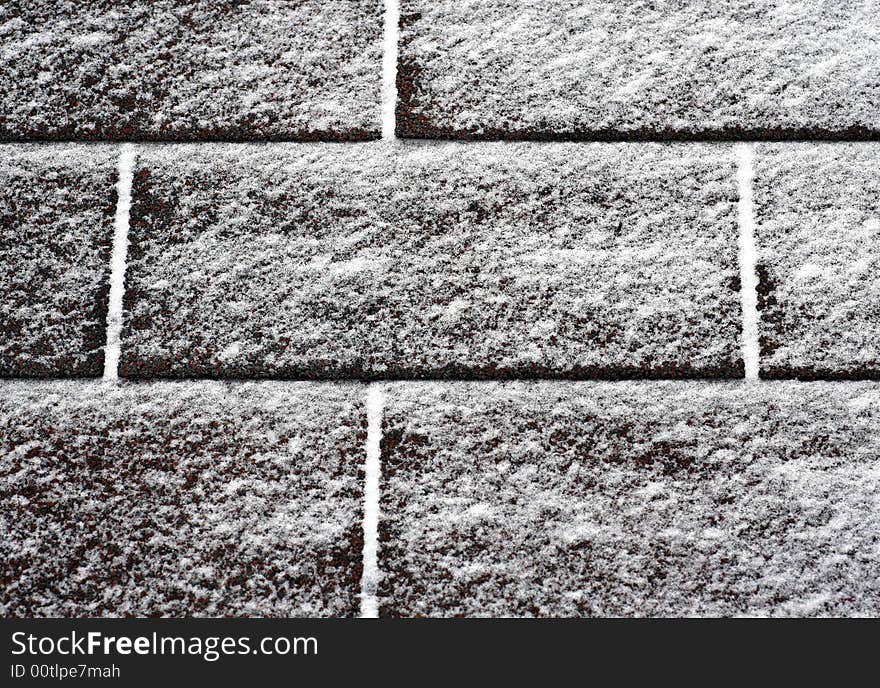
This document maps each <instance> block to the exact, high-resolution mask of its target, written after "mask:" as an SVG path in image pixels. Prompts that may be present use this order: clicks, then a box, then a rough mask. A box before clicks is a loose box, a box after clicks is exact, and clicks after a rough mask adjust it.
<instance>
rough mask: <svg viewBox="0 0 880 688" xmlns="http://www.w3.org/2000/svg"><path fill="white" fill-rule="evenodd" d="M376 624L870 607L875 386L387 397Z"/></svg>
mask: <svg viewBox="0 0 880 688" xmlns="http://www.w3.org/2000/svg"><path fill="white" fill-rule="evenodd" d="M383 432H384V434H383V439H382V470H383V479H382V485H381V491H382V502H381V513H382V520H381V521H380V527H381V529H382V530H381V535H380V536H381V541H380V557H381V558H380V567H381V569H382V570H383V572H384V574H383V575H384V577H383V583H382V589H381V594H382V600H381V607H380V609H381V612H382V613H383V614H385V615H388V616H398V615H403V616H414V615H429V616H464V615H467V616H491V615H512V616H531V615H536V616H593V615H611V616H618V615H619V616H679V615H687V616H704V615H709V616H726V615H771V616H814V615H870V616H876V615H877V614H878V613H880V501H878V497H877V495H878V494H880V388H878V386H877V385H876V384H868V383H827V382H826V383H798V382H775V383H763V384H760V385H748V384H744V383H697V382H635V383H634V382H622V383H502V384H496V383H490V384H485V383H483V384H480V383H471V384H438V383H433V384H430V385H428V384H419V385H412V384H410V385H408V386H403V385H397V386H392V387H391V389H390V392H389V395H388V399H387V401H386V415H385V421H384V429H383Z"/></svg>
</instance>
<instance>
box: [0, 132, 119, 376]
mask: <svg viewBox="0 0 880 688" xmlns="http://www.w3.org/2000/svg"><path fill="white" fill-rule="evenodd" d="M117 156H118V152H117V150H116V147H115V146H84V145H58V146H51V147H46V146H38V145H30V144H28V145H8V146H2V147H0V376H2V377H9V376H13V377H33V376H48V377H70V376H92V377H94V376H98V375H100V374H101V370H102V368H103V362H104V351H103V348H104V332H105V326H106V323H105V320H106V316H107V291H108V288H109V285H108V279H109V274H110V267H109V260H110V242H111V237H112V235H113V215H114V211H115V207H116V192H115V188H114V185H115V183H116V158H117Z"/></svg>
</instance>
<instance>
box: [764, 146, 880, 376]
mask: <svg viewBox="0 0 880 688" xmlns="http://www.w3.org/2000/svg"><path fill="white" fill-rule="evenodd" d="M878 167H880V144H873V143H870V144H819V145H811V144H801V145H782V144H775V145H763V146H760V147H759V148H758V152H757V155H756V160H755V173H756V178H755V215H756V226H757V228H756V234H757V243H758V252H759V258H758V260H759V264H758V277H759V279H760V284H759V304H758V305H759V308H760V309H761V372H762V375H764V376H765V377H801V378H808V379H809V378H880V176H878V174H877V170H878Z"/></svg>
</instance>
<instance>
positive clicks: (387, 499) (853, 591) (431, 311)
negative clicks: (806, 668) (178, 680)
mask: <svg viewBox="0 0 880 688" xmlns="http://www.w3.org/2000/svg"><path fill="white" fill-rule="evenodd" d="M398 20H399V21H398ZM396 137H397V138H396ZM374 139H381V140H374ZM434 139H449V140H442V141H441V140H434ZM0 142H2V143H0V378H4V379H0V616H37V617H41V616H123V615H171V616H184V615H192V616H200V615H207V616H215V615H221V616H224V615H231V616H236V615H240V616H250V615H256V616H354V615H360V616H365V617H374V616H411V615H428V616H461V615H475V616H486V615H513V616H528V615H543V616H592V615H622V616H648V615H653V616H682V615H695V616H706V615H709V616H714V615H757V616H783V615H787V616H817V615H818V616H829V615H830V616H839V615H872V616H877V615H880V583H878V581H880V539H878V537H880V536H878V532H880V499H878V494H880V171H878V170H880V0H836V1H832V0H805V1H804V2H794V1H792V0H720V1H719V2H697V1H696V0H666V1H663V2H656V1H655V2H648V1H646V0H636V1H634V2H623V1H619V2H617V1H611V0H543V1H542V0H390V1H389V2H383V1H382V0H295V1H293V0H291V1H286V0H236V1H235V2H210V1H208V0H196V1H193V2H184V1H183V0H134V1H132V2H128V3H120V2H111V1H110V0H100V1H96V2H88V3H82V2H73V1H72V0H34V1H31V2H24V1H19V0H12V1H8V2H2V3H0ZM38 377H39V378H50V379H40V380H37V379H34V378H38ZM97 377H102V378H103V379H102V380H100V381H98V380H94V379H86V378H97ZM66 378H80V379H76V380H69V379H66Z"/></svg>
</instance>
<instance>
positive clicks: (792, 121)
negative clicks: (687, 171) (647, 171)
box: [398, 0, 880, 139]
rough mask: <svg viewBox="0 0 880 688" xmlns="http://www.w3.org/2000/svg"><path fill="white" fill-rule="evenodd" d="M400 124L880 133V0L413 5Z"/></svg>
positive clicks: (500, 130) (602, 134)
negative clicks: (878, 19) (879, 20)
mask: <svg viewBox="0 0 880 688" xmlns="http://www.w3.org/2000/svg"><path fill="white" fill-rule="evenodd" d="M400 12H401V27H402V31H401V40H400V62H399V71H398V90H399V93H400V100H399V106H398V133H399V135H401V136H415V137H452V138H463V137H467V138H526V139H530V138H576V139H578V138H586V139H591V138H597V137H598V138H611V139H620V138H626V139H657V138H674V139H682V138H739V137H741V136H746V137H751V138H790V137H792V136H794V137H805V136H807V137H810V136H824V137H844V138H846V137H852V136H855V137H864V136H873V137H876V136H877V135H878V134H880V107H878V106H880V22H878V21H877V17H878V16H880V1H878V0H834V1H833V2H829V1H828V0H804V1H801V2H788V1H781V0H716V1H713V2H695V1H692V0H672V1H671V2H654V1H648V0H635V1H633V2H621V1H620V0H550V1H549V2H537V1H536V0H468V1H466V2H462V0H400Z"/></svg>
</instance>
